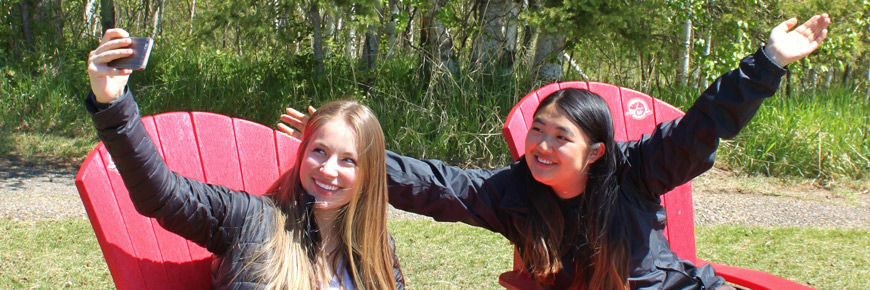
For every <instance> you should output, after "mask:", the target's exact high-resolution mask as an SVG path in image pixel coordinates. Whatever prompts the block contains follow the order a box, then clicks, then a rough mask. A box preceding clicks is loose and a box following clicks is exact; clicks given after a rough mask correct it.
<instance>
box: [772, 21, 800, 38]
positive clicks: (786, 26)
mask: <svg viewBox="0 0 870 290" xmlns="http://www.w3.org/2000/svg"><path fill="white" fill-rule="evenodd" d="M795 25H797V18H796V17H792V18H791V19H788V20H786V21H783V22H782V23H780V24H779V25H777V26H776V27H774V28H773V30H772V31H771V34H774V33H786V32H788V31H789V30H791V29H792V28H793V27H794V26H795Z"/></svg>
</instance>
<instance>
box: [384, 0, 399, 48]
mask: <svg viewBox="0 0 870 290" xmlns="http://www.w3.org/2000/svg"><path fill="white" fill-rule="evenodd" d="M387 5H388V6H387V8H388V9H389V10H390V15H389V18H388V19H389V21H387V24H386V25H385V27H384V36H385V37H386V38H387V45H388V46H389V48H388V50H387V58H390V57H392V56H393V54H394V53H396V39H397V37H396V25H398V24H399V13H400V11H399V1H398V0H389V1H388V4H387Z"/></svg>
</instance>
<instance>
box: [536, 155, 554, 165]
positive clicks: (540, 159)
mask: <svg viewBox="0 0 870 290" xmlns="http://www.w3.org/2000/svg"><path fill="white" fill-rule="evenodd" d="M535 161H538V163H541V164H544V165H553V164H556V162H553V161H550V160H546V159H543V158H541V157H538V156H535Z"/></svg>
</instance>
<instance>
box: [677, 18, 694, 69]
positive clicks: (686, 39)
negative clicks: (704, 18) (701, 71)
mask: <svg viewBox="0 0 870 290" xmlns="http://www.w3.org/2000/svg"><path fill="white" fill-rule="evenodd" d="M691 53H692V20H691V19H686V22H685V23H684V24H683V55H682V58H681V59H680V64H681V65H680V74H679V78H680V79H679V80H678V84H680V85H682V86H685V85H686V84H687V83H688V81H689V61H690V60H691Z"/></svg>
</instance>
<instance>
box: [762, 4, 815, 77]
mask: <svg viewBox="0 0 870 290" xmlns="http://www.w3.org/2000/svg"><path fill="white" fill-rule="evenodd" d="M797 23H798V20H797V18H792V19H789V20H786V21H784V22H782V23H780V24H779V25H777V26H776V27H774V28H773V31H771V32H770V38H768V40H767V45H766V46H765V47H764V53H765V54H767V57H769V58H770V60H771V61H773V62H774V63H775V64H777V65H779V66H780V67H785V66H786V65H788V64H790V63H792V62H795V61H797V60H799V59H801V58H804V57H805V56H807V55H809V54H810V53H812V52H813V51H815V50H816V49H817V48H819V45H821V43H822V41H823V40H825V37H826V36H827V35H828V24H831V17H830V16H828V14H827V13H822V14H820V15H816V16H813V17H812V18H810V19H809V20H807V22H804V24H802V25H801V26H798V27H797V28H794V26H795V25H797ZM792 28H794V29H792ZM789 30H791V31H789Z"/></svg>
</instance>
